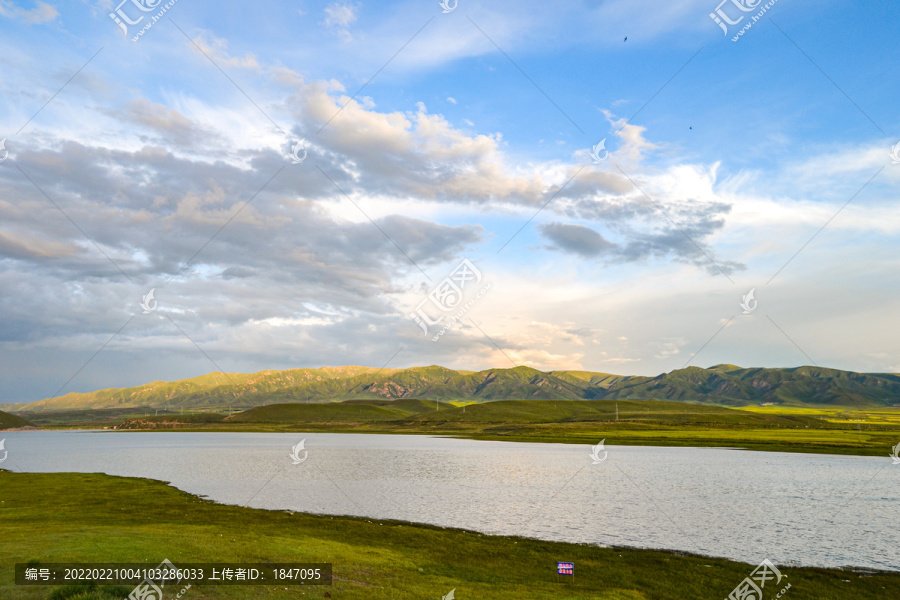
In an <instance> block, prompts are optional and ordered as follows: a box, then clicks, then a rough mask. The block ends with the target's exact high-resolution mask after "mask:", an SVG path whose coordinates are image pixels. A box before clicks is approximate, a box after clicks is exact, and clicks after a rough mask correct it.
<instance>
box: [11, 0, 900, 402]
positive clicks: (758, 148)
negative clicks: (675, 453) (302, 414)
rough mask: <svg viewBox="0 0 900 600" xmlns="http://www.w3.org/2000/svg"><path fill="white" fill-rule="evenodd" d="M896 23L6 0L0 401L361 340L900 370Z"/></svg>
mask: <svg viewBox="0 0 900 600" xmlns="http://www.w3.org/2000/svg"><path fill="white" fill-rule="evenodd" d="M111 15H112V16H111ZM713 17H716V18H717V19H718V20H719V21H721V23H722V24H721V25H720V24H718V23H717V22H716V20H715V19H714V18H713ZM154 19H155V20H154ZM754 19H755V20H754ZM117 21H118V22H117ZM898 22H900V4H898V3H896V2H887V1H881V2H878V1H873V2H867V3H865V4H860V3H854V2H849V1H843V0H822V1H820V2H816V3H815V6H813V5H812V4H811V3H810V2H801V1H799V0H777V1H771V0H770V1H769V2H762V1H760V0H726V2H723V3H722V4H717V3H716V2H715V0H671V1H668V2H664V1H661V0H653V1H650V0H596V1H593V2H589V1H583V2H578V1H560V2H553V3H547V2H537V1H531V0H523V1H520V2H516V3H508V2H495V1H486V2H475V1H471V0H458V2H456V1H451V0H446V1H445V2H444V3H443V4H440V3H438V2H437V1H436V0H434V1H425V0H420V1H416V2H409V1H400V2H377V3H375V2H366V1H364V0H360V1H332V0H325V1H321V2H313V1H300V2H297V1H293V2H283V1H274V0H273V1H266V0H263V1H260V2H256V3H253V4H247V3H246V2H235V1H232V0H223V1H220V2H215V3H212V2H199V1H197V0H169V1H168V2H162V1H160V0H126V2H122V3H121V4H120V3H118V2H115V3H114V2H106V1H88V0H81V1H75V0H73V1H69V2H56V1H49V0H48V1H46V2H44V1H38V2H30V1H27V0H0V94H2V96H3V102H2V105H0V124H2V125H0V138H2V139H3V148H2V149H0V159H2V162H0V390H2V394H0V402H23V401H31V400H38V399H42V398H49V397H53V396H57V395H61V394H65V393H69V392H85V391H92V390H95V389H100V388H107V387H124V386H133V385H140V384H142V383H146V382H149V381H154V380H176V379H181V378H187V377H194V376H198V375H201V374H204V373H209V372H212V371H219V370H221V371H224V372H254V371H259V370H264V369H287V368H299V367H321V366H340V365H366V366H371V367H390V368H404V367H412V366H422V365H430V364H439V365H443V366H446V367H448V368H455V369H466V370H481V369H487V368H493V367H501V368H505V367H512V366H516V365H525V366H530V367H534V368H536V369H541V370H556V369H577V370H590V371H601V372H608V373H617V374H642V375H657V374H659V373H662V372H667V371H671V370H673V369H678V368H682V367H684V366H697V367H709V366H712V365H716V364H722V363H729V364H736V365H740V366H744V367H796V366H800V365H817V366H821V367H832V368H839V369H847V370H853V371H861V372H897V371H900V336H898V335H897V332H898V330H900V311H898V306H900V304H898V300H897V298H898V292H900V283H898V278H897V276H896V274H897V272H898V266H900V265H898V262H900V260H898V257H900V253H898V249H900V236H898V234H900V206H898V203H897V190H898V183H900V145H898V143H900V109H898V103H897V99H898V98H900V79H898V77H897V74H896V73H897V71H896V64H898V62H900V45H898V44H897V43H896V35H895V34H896V24H897V23H898ZM748 25H749V27H748ZM892 152H893V155H892ZM151 292H152V295H151Z"/></svg>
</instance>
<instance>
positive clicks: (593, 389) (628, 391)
mask: <svg viewBox="0 0 900 600" xmlns="http://www.w3.org/2000/svg"><path fill="white" fill-rule="evenodd" d="M397 398H415V399H427V400H432V401H433V400H478V401H485V400H511V399H517V400H649V399H656V400H673V401H684V402H700V403H707V404H720V405H726V406H747V405H753V404H763V403H774V404H783V405H792V406H851V407H877V406H891V405H896V404H900V375H898V374H892V373H882V374H877V373H854V372H850V371H841V370H838V369H827V368H822V367H797V368H789V369H766V368H741V367H737V366H734V365H716V366H714V367H710V368H707V369H703V368H699V367H688V368H686V369H678V370H675V371H672V372H670V373H663V374H661V375H657V376H656V377H648V376H638V375H630V376H623V375H611V374H608V373H593V372H588V371H550V372H543V371H538V370H536V369H532V368H530V367H515V368H512V369H488V370H485V371H478V372H474V371H455V370H452V369H446V368H444V367H439V366H430V367H414V368H410V369H375V368H369V367H324V368H320V369H290V370H285V371H260V372H258V373H252V374H242V373H231V374H224V373H210V374H207V375H203V376H200V377H195V378H192V379H185V380H181V381H174V382H164V381H155V382H152V383H148V384H146V385H142V386H138V387H132V388H117V389H106V390H99V391H96V392H89V393H70V394H66V395H64V396H60V397H57V398H49V399H46V400H39V401H37V402H32V403H27V404H18V405H11V406H10V407H9V408H7V410H13V411H15V412H17V413H25V414H28V413H40V412H43V411H57V410H86V409H88V410H89V409H111V408H117V409H125V408H133V407H139V406H140V407H149V408H151V409H161V410H179V409H197V408H213V409H228V408H233V409H246V408H252V407H254V406H262V405H266V404H278V403H297V402H301V403H302V402H330V401H338V400H351V399H397Z"/></svg>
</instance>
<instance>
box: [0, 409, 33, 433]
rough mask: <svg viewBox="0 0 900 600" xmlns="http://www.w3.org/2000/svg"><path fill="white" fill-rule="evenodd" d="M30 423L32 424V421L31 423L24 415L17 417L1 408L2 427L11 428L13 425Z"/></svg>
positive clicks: (27, 424) (0, 423)
mask: <svg viewBox="0 0 900 600" xmlns="http://www.w3.org/2000/svg"><path fill="white" fill-rule="evenodd" d="M29 425H31V423H29V422H28V421H26V420H25V419H23V418H22V417H17V416H16V415H11V414H9V413H7V412H3V411H2V410H0V429H11V428H13V427H26V426H29Z"/></svg>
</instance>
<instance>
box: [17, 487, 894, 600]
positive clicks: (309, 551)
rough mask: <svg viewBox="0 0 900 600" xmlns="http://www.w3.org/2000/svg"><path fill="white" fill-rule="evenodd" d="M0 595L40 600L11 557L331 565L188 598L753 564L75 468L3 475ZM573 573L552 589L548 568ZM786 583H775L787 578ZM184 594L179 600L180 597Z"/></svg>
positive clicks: (880, 594)
mask: <svg viewBox="0 0 900 600" xmlns="http://www.w3.org/2000/svg"><path fill="white" fill-rule="evenodd" d="M0 529H2V531H3V532H4V536H3V537H4V540H3V544H0V597H2V598H4V599H9V600H38V599H43V598H45V597H46V595H47V594H48V592H49V588H35V587H16V586H15V585H11V581H12V567H13V565H14V564H15V563H16V562H27V561H28V560H39V561H42V562H64V561H77V562H91V561H94V562H147V563H154V565H155V564H157V563H158V562H159V561H161V560H162V559H163V558H168V559H169V560H171V561H172V562H174V563H175V564H176V565H177V564H178V563H179V562H223V561H229V562H231V561H233V562H266V561H271V562H331V563H332V564H333V565H334V574H335V583H334V585H333V586H331V587H330V588H324V587H319V588H315V587H306V588H294V587H292V588H290V589H288V590H285V589H283V588H280V587H276V586H259V587H243V586H241V587H226V586H222V587H211V586H196V587H195V588H192V589H191V590H190V595H189V598H195V599H196V600H219V599H232V598H234V599H236V598H247V597H254V598H272V599H273V600H277V599H281V598H298V597H303V598H323V597H324V594H325V592H326V591H327V592H329V593H330V594H331V596H332V597H335V598H337V597H343V598H350V599H354V598H366V599H367V600H373V599H381V598H386V599H387V598H392V599H404V598H410V599H411V598H440V597H441V596H443V595H445V594H447V593H448V592H449V591H450V590H451V589H456V597H457V598H459V599H460V600H465V599H467V598H496V599H499V600H505V599H507V598H509V599H512V598H515V599H516V600H520V599H521V598H535V599H549V598H555V599H569V598H572V599H575V598H585V597H593V598H601V599H603V600H649V599H651V598H652V599H653V600H669V599H671V600H676V599H678V600H682V599H684V598H724V597H726V596H727V595H728V594H729V593H730V592H731V590H732V589H734V587H735V586H736V585H737V584H738V583H739V582H740V581H741V580H742V579H743V578H744V577H746V576H747V575H748V574H749V573H750V571H751V570H752V568H753V567H754V566H755V565H748V564H742V563H739V562H735V561H730V560H725V559H719V558H710V557H705V556H698V555H693V554H688V553H681V552H670V551H657V550H638V549H632V548H605V547H598V546H590V545H583V544H566V543H559V542H543V541H539V540H533V539H526V538H514V537H500V536H488V535H482V534H479V533H475V532H471V531H465V530H456V529H444V528H440V527H435V526H429V525H419V524H413V523H406V522H400V521H384V520H375V519H367V518H357V517H329V516H321V515H311V514H302V513H293V514H291V513H289V512H287V511H273V510H262V509H250V508H242V507H238V506H230V505H222V504H217V503H213V502H211V501H208V500H204V499H202V498H198V497H196V496H193V495H191V494H188V493H186V492H182V491H180V490H177V489H175V488H173V487H171V486H169V485H167V484H166V483H164V482H159V481H152V480H147V479H140V478H130V477H113V476H108V475H102V474H80V473H51V474H43V473H40V474H38V473H28V474H24V473H12V472H9V471H0ZM556 560H571V561H574V562H575V564H576V574H577V575H576V579H575V582H574V583H557V581H556V576H555V571H554V567H555V561H556ZM782 572H783V573H784V574H785V575H787V576H788V579H787V580H786V581H787V582H790V583H791V589H790V590H789V597H790V598H794V599H797V600H801V599H807V598H808V599H816V600H823V599H830V598H834V599H835V600H837V599H838V598H840V599H841V600H846V599H847V598H860V599H873V600H874V599H875V598H878V599H879V600H884V598H890V597H898V596H900V573H884V572H872V571H855V570H850V569H819V568H793V567H792V568H787V567H785V568H784V569H783V570H782ZM782 585H784V582H783V583H782ZM187 597H188V596H186V598H187Z"/></svg>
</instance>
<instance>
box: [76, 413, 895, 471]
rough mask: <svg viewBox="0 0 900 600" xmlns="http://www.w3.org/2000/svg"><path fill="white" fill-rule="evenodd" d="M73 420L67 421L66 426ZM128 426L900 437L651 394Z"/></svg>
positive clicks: (203, 417) (857, 443)
mask: <svg viewBox="0 0 900 600" xmlns="http://www.w3.org/2000/svg"><path fill="white" fill-rule="evenodd" d="M72 424H73V423H72V422H69V423H68V425H72ZM117 426H118V427H120V428H126V429H180V430H193V431H275V432H304V431H315V432H349V433H412V434H432V435H449V436H458V437H467V438H473V439H485V440H500V441H520V442H559V443H573V444H596V443H597V442H599V441H600V440H601V439H606V441H607V443H608V444H610V445H645V446H705V447H730V448H731V447H737V448H747V449H750V450H769V451H779V452H815V453H823V454H857V455H867V456H883V457H887V455H888V454H889V453H890V451H891V447H892V446H894V445H895V444H897V443H900V410H897V409H877V410H874V409H873V410H865V411H862V410H854V409H835V408H821V409H809V408H792V407H779V406H770V407H755V408H747V409H734V408H726V407H718V406H709V405H703V404H690V403H686V402H666V401H656V400H646V401H628V400H619V401H613V400H577V401H570V400H503V401H495V402H484V403H477V404H471V403H470V404H459V405H457V404H454V403H446V402H445V403H435V402H433V401H425V400H414V399H402V400H352V401H346V402H334V403H327V404H317V403H312V404H271V405H268V406H260V407H256V408H252V409H249V410H246V411H243V412H240V413H238V414H234V415H223V414H215V413H197V414H184V415H182V414H164V415H158V416H147V417H136V418H135V417H131V418H128V419H124V420H122V419H120V420H119V421H118V424H117Z"/></svg>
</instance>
